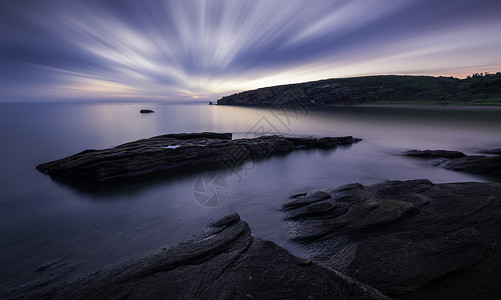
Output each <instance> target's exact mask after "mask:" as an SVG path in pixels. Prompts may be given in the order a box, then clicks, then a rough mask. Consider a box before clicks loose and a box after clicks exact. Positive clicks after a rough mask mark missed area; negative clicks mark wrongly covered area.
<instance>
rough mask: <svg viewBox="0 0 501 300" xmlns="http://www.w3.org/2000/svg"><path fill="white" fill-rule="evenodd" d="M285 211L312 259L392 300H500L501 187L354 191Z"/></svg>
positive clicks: (389, 186)
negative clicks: (491, 299) (498, 299)
mask: <svg viewBox="0 0 501 300" xmlns="http://www.w3.org/2000/svg"><path fill="white" fill-rule="evenodd" d="M283 211H284V215H285V218H286V219H288V220H289V221H290V222H289V224H290V237H291V239H293V240H295V241H297V242H298V243H300V244H302V245H304V246H305V247H306V248H307V249H309V251H310V253H311V255H310V257H309V258H311V259H312V260H313V261H315V262H318V263H320V264H323V265H326V266H329V267H331V268H333V269H336V270H338V271H340V272H342V273H344V274H346V275H348V276H350V277H353V278H354V279H356V280H359V281H361V282H364V283H366V284H368V285H370V286H373V287H375V288H377V289H379V290H380V291H382V292H383V293H385V294H386V295H388V296H392V297H398V298H429V297H431V298H433V299H441V298H444V297H445V298H450V299H452V298H478V297H485V298H489V297H491V298H499V297H501V286H499V282H501V253H500V252H501V251H500V250H499V249H498V248H499V245H500V241H501V223H500V222H499V218H500V217H501V184H496V183H450V184H433V183H432V182H430V181H428V180H409V181H387V182H382V183H379V184H375V185H370V186H363V185H361V184H351V185H346V186H342V187H339V188H337V189H331V190H325V191H320V192H314V193H308V194H306V195H304V196H297V197H295V198H294V199H292V200H291V201H290V202H288V203H286V204H285V205H284V206H283ZM479 282H480V283H481V286H482V287H481V288H479V287H478V286H479ZM479 289H481V290H479Z"/></svg>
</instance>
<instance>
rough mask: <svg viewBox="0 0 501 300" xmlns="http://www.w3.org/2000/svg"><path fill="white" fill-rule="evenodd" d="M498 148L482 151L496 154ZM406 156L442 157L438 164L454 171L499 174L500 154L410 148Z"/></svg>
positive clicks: (500, 169)
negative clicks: (474, 153)
mask: <svg viewBox="0 0 501 300" xmlns="http://www.w3.org/2000/svg"><path fill="white" fill-rule="evenodd" d="M498 150H499V149H494V150H486V151H483V152H484V153H493V154H496V153H497V151H498ZM404 155H406V156H413V157H421V158H442V159H444V160H442V161H439V163H438V164H440V165H442V166H443V167H444V168H446V169H449V170H454V171H463V172H468V173H475V174H481V175H488V176H501V156H485V155H466V154H464V153H462V152H458V151H447V150H411V151H407V152H404Z"/></svg>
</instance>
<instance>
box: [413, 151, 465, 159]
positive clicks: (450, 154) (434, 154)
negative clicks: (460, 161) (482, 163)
mask: <svg viewBox="0 0 501 300" xmlns="http://www.w3.org/2000/svg"><path fill="white" fill-rule="evenodd" d="M404 155H406V156H414V157H423V158H459V157H465V156H466V154H464V153H463V152H459V151H447V150H410V151H407V152H404Z"/></svg>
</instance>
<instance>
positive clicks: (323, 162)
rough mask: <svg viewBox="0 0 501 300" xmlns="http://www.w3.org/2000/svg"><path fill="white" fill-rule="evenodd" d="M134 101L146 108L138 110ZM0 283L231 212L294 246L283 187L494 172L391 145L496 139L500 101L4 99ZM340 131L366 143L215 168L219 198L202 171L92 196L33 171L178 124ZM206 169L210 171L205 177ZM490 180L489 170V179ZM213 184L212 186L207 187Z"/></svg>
mask: <svg viewBox="0 0 501 300" xmlns="http://www.w3.org/2000/svg"><path fill="white" fill-rule="evenodd" d="M142 108H146V109H153V110H155V113H153V114H139V110H140V109H142ZM0 125H1V126H0V138H1V141H2V142H1V147H0V165H1V170H0V172H1V193H0V237H1V239H0V266H1V269H0V282H1V283H2V284H3V287H7V286H13V285H19V284H25V283H29V282H32V281H33V280H35V281H36V280H38V279H40V278H42V277H44V278H48V277H50V276H52V275H54V276H55V277H54V278H53V279H54V280H67V279H69V278H73V277H75V276H79V275H81V274H83V273H88V272H91V271H93V270H96V269H98V268H100V267H102V266H104V265H107V264H112V263H116V262H118V261H120V260H123V259H127V258H130V257H133V256H137V255H141V254H145V253H147V252H149V251H152V250H154V249H157V248H160V247H165V246H168V245H171V244H173V243H175V242H177V241H180V240H182V239H184V238H186V237H188V236H189V235H191V234H193V233H195V232H197V231H199V230H200V229H202V228H203V227H204V226H205V225H206V224H207V223H208V222H210V221H213V220H216V219H217V218H219V217H223V216H225V215H227V214H229V213H231V212H238V213H239V214H240V215H241V217H242V218H243V219H244V220H246V221H248V222H249V224H250V227H251V229H252V231H253V234H254V235H256V236H258V237H261V238H264V239H268V240H272V241H274V242H275V243H277V244H278V245H280V246H283V247H285V248H287V249H288V250H290V251H291V252H292V253H294V254H296V255H301V254H302V249H300V248H299V247H297V246H295V245H294V244H293V243H291V242H290V241H288V240H287V233H286V228H285V226H286V223H285V222H284V221H283V219H282V215H281V213H280V211H279V209H280V207H281V205H282V204H283V203H284V202H286V201H287V200H288V197H289V196H290V195H293V194H296V193H300V192H305V191H312V190H317V189H323V188H328V187H335V186H338V185H342V184H347V183H353V182H360V183H362V184H370V183H375V182H379V181H383V180H406V179H416V178H427V179H430V180H432V181H434V182H459V181H488V180H493V179H492V178H491V179H489V178H484V177H481V176H475V175H470V174H466V173H459V172H454V171H448V170H445V169H442V168H440V167H435V166H433V164H432V163H430V162H428V161H426V160H419V159H412V158H408V157H403V156H401V155H399V153H401V152H402V151H405V150H410V149H447V150H459V151H464V152H466V153H469V154H472V153H476V152H477V151H479V150H481V149H489V148H501V111H500V110H453V109H450V110H448V109H405V108H370V107H356V108H355V107H353V108H350V107H332V108H316V109H305V108H302V109H301V110H299V111H284V110H280V109H267V108H245V107H230V106H209V105H206V104H186V105H180V104H116V103H113V104H109V103H108V104H99V103H97V104H96V103H92V104H61V103H57V104H56V103H51V104H0ZM201 131H217V132H233V133H234V138H239V137H254V136H256V135H261V134H273V133H278V134H286V135H308V136H309V135H312V136H345V135H352V136H355V137H359V138H362V139H363V141H362V142H360V143H358V144H355V145H352V146H350V147H340V148H337V149H335V150H328V151H326V150H310V151H306V150H302V151H296V152H294V153H291V154H289V155H286V156H280V157H273V158H270V159H267V160H264V161H260V162H256V163H251V164H247V165H246V166H245V167H244V168H243V169H239V170H232V169H226V170H220V171H218V172H217V173H214V172H212V173H205V174H203V175H204V176H206V177H207V176H208V177H210V178H212V177H214V176H215V175H219V176H220V178H222V180H223V181H225V182H226V184H227V186H228V190H227V195H226V197H225V198H222V199H223V200H224V201H223V202H222V204H221V205H219V206H216V207H212V208H208V207H204V206H202V205H200V204H199V203H198V202H197V201H196V200H195V198H194V194H193V189H194V183H195V182H196V180H197V179H199V176H200V175H202V174H199V173H192V174H188V175H183V176H180V177H177V178H172V177H170V178H161V179H158V180H155V181H151V182H147V183H145V182H138V183H137V184H132V185H131V184H128V185H127V186H125V187H120V188H115V189H113V190H108V191H105V192H102V193H99V194H96V193H89V192H85V191H77V190H74V189H72V188H70V187H68V186H65V185H61V184H59V183H57V182H54V181H52V180H51V179H50V177H48V176H46V175H44V174H41V173H39V172H38V171H36V170H35V166H36V165H37V164H40V163H43V162H47V161H50V160H54V159H58V158H61V157H64V156H67V155H71V154H74V153H76V152H79V151H82V150H85V149H100V148H107V147H112V146H116V145H119V144H121V143H125V142H129V141H133V140H136V139H140V138H146V137H151V136H155V135H160V134H165V133H177V132H201ZM211 176H212V177H211ZM494 180H495V179H494ZM208 192H209V191H208Z"/></svg>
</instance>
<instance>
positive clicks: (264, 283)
mask: <svg viewBox="0 0 501 300" xmlns="http://www.w3.org/2000/svg"><path fill="white" fill-rule="evenodd" d="M11 296H12V298H17V297H21V298H33V299H167V298H168V299H388V298H387V297H385V296H384V295H383V294H381V293H380V292H379V291H377V290H375V289H373V288H371V287H369V286H367V285H365V284H362V283H360V282H357V281H355V280H353V279H351V278H349V277H347V276H345V275H342V274H341V273H339V272H337V271H334V270H332V269H329V268H327V267H324V266H320V265H318V264H316V263H314V262H312V261H310V260H306V259H302V258H298V257H295V256H293V255H291V254H290V253H289V252H287V251H286V250H285V249H282V248H280V247H279V246H277V245H276V244H274V243H273V242H269V241H265V240H261V239H259V238H255V237H252V236H251V231H250V229H249V226H248V224H247V223H246V222H244V221H242V220H240V217H239V216H238V215H237V214H232V215H229V216H227V217H225V218H223V219H221V220H219V221H216V222H214V223H212V224H210V225H209V226H208V227H207V228H206V229H205V230H203V231H202V232H201V233H199V234H197V235H195V236H193V237H192V238H191V239H189V240H187V241H185V242H182V243H179V244H177V245H175V246H173V247H171V248H169V249H164V250H158V251H156V252H154V253H151V254H149V255H146V256H144V257H141V258H139V259H136V260H133V261H128V262H125V263H122V264H119V265H115V266H112V267H109V268H106V269H102V270H100V271H98V272H96V273H94V274H91V275H89V276H87V277H85V278H82V279H80V280H76V281H74V282H71V283H67V284H63V285H61V286H58V287H56V288H47V289H46V290H41V289H40V287H39V288H38V289H36V290H31V291H30V290H27V291H18V293H17V294H16V295H11ZM4 297H6V298H10V296H9V295H4Z"/></svg>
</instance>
